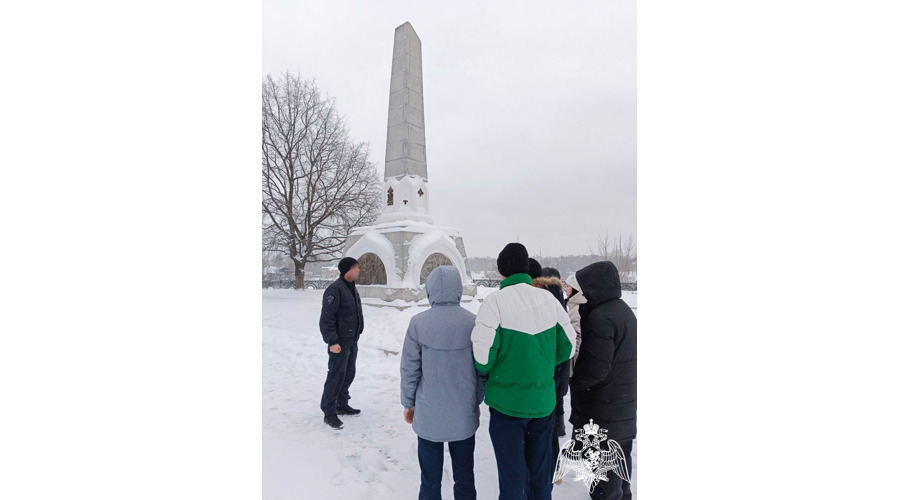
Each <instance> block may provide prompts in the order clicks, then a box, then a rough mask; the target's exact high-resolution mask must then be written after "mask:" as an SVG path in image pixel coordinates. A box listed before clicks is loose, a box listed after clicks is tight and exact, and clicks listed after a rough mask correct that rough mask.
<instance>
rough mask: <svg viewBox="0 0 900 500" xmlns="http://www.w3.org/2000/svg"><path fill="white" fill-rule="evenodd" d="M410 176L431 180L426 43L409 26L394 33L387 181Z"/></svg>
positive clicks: (410, 25) (386, 162) (386, 153)
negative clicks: (427, 158)
mask: <svg viewBox="0 0 900 500" xmlns="http://www.w3.org/2000/svg"><path fill="white" fill-rule="evenodd" d="M406 174H414V175H418V176H420V177H423V178H426V179H427V178H428V169H427V167H426V162H425V106H424V100H423V98H422V41H421V40H419V35H417V34H416V30H414V29H413V27H412V24H409V22H406V23H403V24H401V25H400V26H398V27H397V29H395V30H394V59H393V62H392V63H391V96H390V100H389V104H388V132H387V150H386V152H385V158H384V178H385V180H387V179H388V178H389V177H397V176H403V175H406Z"/></svg>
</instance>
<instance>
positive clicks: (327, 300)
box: [325, 295, 334, 306]
mask: <svg viewBox="0 0 900 500" xmlns="http://www.w3.org/2000/svg"><path fill="white" fill-rule="evenodd" d="M325 302H327V303H328V305H329V306H330V305H331V303H332V302H334V295H329V296H328V297H325Z"/></svg>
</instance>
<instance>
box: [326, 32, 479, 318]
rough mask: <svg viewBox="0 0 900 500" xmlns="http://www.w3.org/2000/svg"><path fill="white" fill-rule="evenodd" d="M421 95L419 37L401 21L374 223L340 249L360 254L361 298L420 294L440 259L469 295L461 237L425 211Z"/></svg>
mask: <svg viewBox="0 0 900 500" xmlns="http://www.w3.org/2000/svg"><path fill="white" fill-rule="evenodd" d="M423 96H424V92H423V89H422V42H421V40H420V39H419V35H417V34H416V31H415V30H414V29H413V27H412V25H411V24H409V23H408V22H407V23H404V24H402V25H400V26H399V27H397V29H396V30H394V58H393V62H392V63H391V90H390V100H389V104H388V125H387V150H386V152H385V158H384V190H383V192H382V200H381V215H380V216H379V217H378V220H377V221H376V223H375V225H374V226H368V227H362V228H359V229H357V230H355V231H353V232H352V233H351V234H350V236H349V237H348V238H347V246H346V247H345V249H344V256H345V257H346V256H349V257H353V258H355V259H357V260H359V261H360V270H361V272H360V279H359V282H358V283H359V285H360V286H359V292H360V295H361V296H362V297H365V298H379V299H383V300H387V301H391V300H403V301H417V300H421V299H423V298H425V288H424V287H425V285H424V283H425V278H427V277H428V273H430V272H431V270H432V269H434V268H435V267H437V266H440V265H452V266H456V268H457V269H458V270H459V274H460V276H461V277H462V282H463V293H464V294H465V295H475V285H474V284H473V282H472V274H471V272H470V271H469V262H468V260H467V259H466V249H465V246H464V245H463V240H462V236H460V234H459V232H457V231H456V230H455V229H452V228H448V227H440V226H435V225H434V221H433V220H432V218H431V215H430V214H429V212H428V205H429V200H430V198H431V191H430V186H429V185H428V164H427V161H426V156H425V100H424V97H423Z"/></svg>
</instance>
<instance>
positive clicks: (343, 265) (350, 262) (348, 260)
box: [338, 257, 359, 278]
mask: <svg viewBox="0 0 900 500" xmlns="http://www.w3.org/2000/svg"><path fill="white" fill-rule="evenodd" d="M357 264H359V262H358V261H357V260H356V259H354V258H353V257H344V258H343V259H341V261H340V262H338V271H339V272H340V273H341V278H343V277H344V275H345V274H347V271H349V270H350V269H351V268H352V267H353V266H355V265H357Z"/></svg>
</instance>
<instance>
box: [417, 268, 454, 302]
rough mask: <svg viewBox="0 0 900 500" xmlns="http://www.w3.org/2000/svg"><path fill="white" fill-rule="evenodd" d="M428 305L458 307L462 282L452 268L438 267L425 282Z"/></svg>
mask: <svg viewBox="0 0 900 500" xmlns="http://www.w3.org/2000/svg"><path fill="white" fill-rule="evenodd" d="M425 293H427V294H428V303H429V304H431V306H432V307H434V306H441V305H459V301H460V299H461V298H462V280H461V279H460V277H459V270H457V269H456V268H455V267H454V266H438V267H436V268H434V271H431V274H429V275H428V279H426V280H425Z"/></svg>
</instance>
